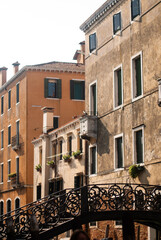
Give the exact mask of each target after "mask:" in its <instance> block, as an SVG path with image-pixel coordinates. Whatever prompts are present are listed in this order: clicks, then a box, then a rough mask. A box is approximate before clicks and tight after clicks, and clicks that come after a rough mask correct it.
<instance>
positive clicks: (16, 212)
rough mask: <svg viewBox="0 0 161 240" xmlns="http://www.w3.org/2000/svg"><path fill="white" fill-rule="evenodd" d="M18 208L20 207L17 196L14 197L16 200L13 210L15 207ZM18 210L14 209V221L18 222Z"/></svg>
mask: <svg viewBox="0 0 161 240" xmlns="http://www.w3.org/2000/svg"><path fill="white" fill-rule="evenodd" d="M18 208H20V199H19V198H16V200H15V210H16V209H18ZM18 213H19V210H16V211H15V214H17V215H16V216H15V222H16V223H18V222H19V214H18Z"/></svg>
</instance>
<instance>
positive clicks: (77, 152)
mask: <svg viewBox="0 0 161 240" xmlns="http://www.w3.org/2000/svg"><path fill="white" fill-rule="evenodd" d="M73 156H74V158H75V159H80V158H81V157H82V155H81V151H80V150H78V151H76V152H73Z"/></svg>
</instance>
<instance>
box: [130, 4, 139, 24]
mask: <svg viewBox="0 0 161 240" xmlns="http://www.w3.org/2000/svg"><path fill="white" fill-rule="evenodd" d="M138 15H140V0H131V19H132V20H133V19H134V18H135V17H136V16H138Z"/></svg>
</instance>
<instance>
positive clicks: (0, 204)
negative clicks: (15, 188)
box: [0, 201, 4, 216]
mask: <svg viewBox="0 0 161 240" xmlns="http://www.w3.org/2000/svg"><path fill="white" fill-rule="evenodd" d="M3 214H4V202H3V201H0V216H1V215H3Z"/></svg>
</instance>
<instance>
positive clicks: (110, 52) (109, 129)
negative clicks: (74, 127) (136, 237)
mask: <svg viewBox="0 0 161 240" xmlns="http://www.w3.org/2000/svg"><path fill="white" fill-rule="evenodd" d="M160 12H161V2H160V1H159V0H152V1H147V0H108V1H106V2H105V3H104V4H103V5H102V6H101V7H100V8H99V9H98V10H97V11H96V12H94V13H93V14H92V15H91V16H90V17H89V18H88V19H87V20H86V21H85V22H84V23H83V24H82V25H81V27H80V28H81V30H82V31H84V32H85V42H86V51H85V52H86V55H85V67H86V91H85V97H86V103H85V110H86V113H87V115H86V116H85V117H83V118H82V120H81V121H82V122H83V125H82V130H81V133H80V134H81V136H82V138H84V139H87V140H88V141H89V175H90V176H89V182H90V183H91V184H92V183H111V182H113V183H121V182H122V183H123V182H135V183H146V184H156V185H160V182H161V178H160V171H161V162H160V161H161V151H160V143H161V135H160V118H161V111H160V90H159V91H158V89H160V81H159V80H160V78H161V68H160V66H161V48H160V47H158V46H160V45H161V39H160V37H159V36H160V34H161V15H160ZM158 84H159V85H158ZM158 94H159V95H158ZM91 123H92V124H91ZM87 126H91V128H90V131H89V130H88V128H87ZM92 130H93V131H92ZM96 130H97V132H96ZM134 164H139V165H141V166H143V167H144V171H142V172H140V174H139V175H138V177H136V178H135V179H133V178H132V177H131V176H130V175H129V167H130V166H132V165H134ZM97 224H98V225H97V226H98V227H95V228H94V230H93V231H91V236H92V237H93V238H103V237H104V236H105V235H104V234H105V228H106V225H107V223H106V224H105V223H103V222H98V223H97ZM109 224H110V234H109V235H110V237H113V239H121V231H120V230H118V229H119V228H121V225H120V223H118V222H109ZM118 224H119V226H118ZM100 229H101V231H102V233H101V231H100ZM136 230H137V228H136ZM137 234H139V233H137ZM157 234H158V233H156V232H155V231H154V230H153V229H148V232H147V229H146V227H143V226H141V228H140V239H156V238H157V237H158V236H157ZM157 239H158V238H157Z"/></svg>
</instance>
